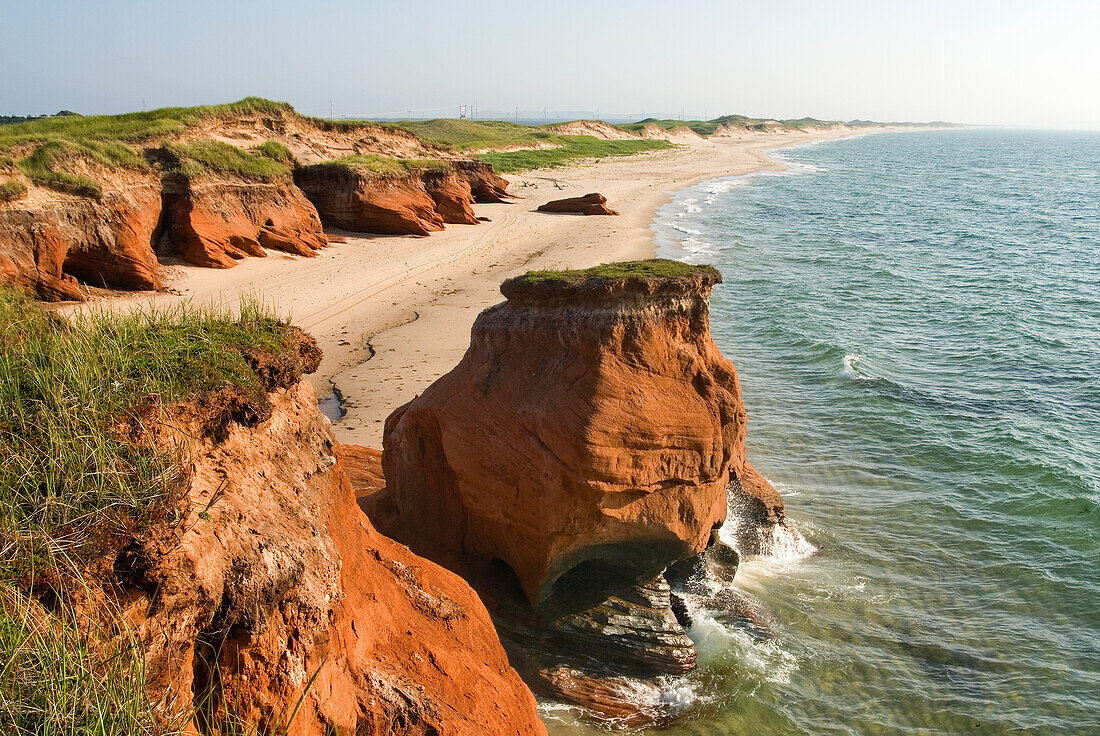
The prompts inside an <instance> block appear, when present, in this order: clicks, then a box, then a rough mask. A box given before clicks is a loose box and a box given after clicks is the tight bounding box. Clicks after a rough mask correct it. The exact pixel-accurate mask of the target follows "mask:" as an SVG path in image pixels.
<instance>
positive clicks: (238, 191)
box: [164, 176, 328, 268]
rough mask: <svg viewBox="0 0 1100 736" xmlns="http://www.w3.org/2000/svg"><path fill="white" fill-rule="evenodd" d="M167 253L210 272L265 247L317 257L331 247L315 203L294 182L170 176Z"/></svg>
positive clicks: (258, 253)
mask: <svg viewBox="0 0 1100 736" xmlns="http://www.w3.org/2000/svg"><path fill="white" fill-rule="evenodd" d="M164 202H165V212H164V217H165V226H164V227H165V231H166V232H165V237H166V238H167V240H168V241H169V243H168V252H170V253H172V254H174V255H178V256H179V257H180V258H182V259H183V260H185V261H187V262H188V263H193V264H194V265H196V266H205V267H208V268H232V267H233V266H235V265H236V264H237V261H239V260H241V259H242V258H245V257H246V256H261V257H262V256H264V255H266V252H265V251H264V249H265V248H271V249H274V250H281V251H284V252H287V253H293V254H295V255H300V256H307V257H308V256H314V255H316V251H318V250H320V249H321V248H323V247H325V246H326V245H328V239H327V237H326V236H325V233H324V230H323V228H322V226H321V219H320V217H319V216H318V214H317V210H316V208H315V207H314V206H313V204H312V203H311V202H310V201H309V200H308V199H306V198H305V196H303V194H302V192H301V191H300V190H299V189H298V188H297V187H295V186H294V185H293V184H292V183H290V182H289V181H286V182H247V181H241V180H232V179H227V178H224V177H217V178H215V177H210V178H198V179H188V178H186V177H181V176H173V177H166V180H165V187H164Z"/></svg>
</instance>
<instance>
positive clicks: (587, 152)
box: [475, 135, 672, 173]
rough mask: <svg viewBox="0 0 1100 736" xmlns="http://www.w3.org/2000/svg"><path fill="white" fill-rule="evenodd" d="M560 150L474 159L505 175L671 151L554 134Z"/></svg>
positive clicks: (657, 143)
mask: <svg viewBox="0 0 1100 736" xmlns="http://www.w3.org/2000/svg"><path fill="white" fill-rule="evenodd" d="M554 138H555V139H556V142H557V143H559V145H560V147H559V148H543V149H537V150H523V151H493V152H490V153H479V154H477V155H476V156H475V158H478V159H480V160H482V161H485V162H486V163H489V164H492V165H493V168H495V169H496V170H497V171H499V172H502V173H510V172H516V171H524V170H526V169H542V168H551V167H554V166H564V165H566V164H569V163H572V162H574V161H577V160H580V159H585V158H604V157H606V156H631V155H633V154H636V153H642V152H643V151H656V150H660V149H662V148H671V147H672V144H671V143H669V142H668V141H664V140H625V141H606V140H603V139H601V138H594V137H592V136H588V135H555V136H554Z"/></svg>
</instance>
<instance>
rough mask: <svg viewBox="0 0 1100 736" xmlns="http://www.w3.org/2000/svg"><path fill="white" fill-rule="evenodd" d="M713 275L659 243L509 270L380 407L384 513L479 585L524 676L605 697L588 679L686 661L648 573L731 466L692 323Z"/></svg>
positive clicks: (579, 696)
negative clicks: (646, 254)
mask: <svg viewBox="0 0 1100 736" xmlns="http://www.w3.org/2000/svg"><path fill="white" fill-rule="evenodd" d="M720 280H721V276H720V274H719V273H718V272H717V271H716V270H715V269H713V268H710V267H707V266H689V265H686V264H681V263H676V262H672V261H644V262H637V263H628V264H610V265H607V266H601V267H597V268H594V269H588V270H585V271H566V272H546V273H539V272H532V273H529V274H526V275H525V276H521V277H518V278H514V279H511V280H509V281H507V282H505V283H504V284H503V285H502V287H501V292H502V293H503V294H504V296H505V297H506V298H507V301H505V302H503V303H501V304H498V305H497V306H495V307H492V308H490V309H488V310H486V311H485V312H483V313H482V314H481V315H480V316H479V317H478V319H477V321H476V322H475V324H474V327H473V332H472V339H471V344H470V348H469V350H468V351H467V352H466V355H465V356H464V357H463V359H462V361H461V362H460V363H459V365H458V366H457V367H456V368H455V369H454V370H452V371H451V372H450V373H448V374H447V375H445V376H443V377H442V378H440V379H439V380H438V381H436V383H434V384H433V385H432V386H431V387H429V388H428V390H426V391H425V392H424V393H423V394H422V395H421V396H419V397H417V398H416V399H414V400H413V401H412V402H410V403H408V404H406V405H405V406H403V407H401V408H400V409H398V410H397V411H395V412H394V413H393V414H392V415H391V416H390V417H389V419H388V420H387V422H386V429H385V439H384V451H383V458H382V463H383V468H384V471H385V477H386V483H387V494H388V495H389V497H390V500H391V502H392V505H393V507H394V508H395V509H396V515H395V518H396V521H395V524H396V528H395V529H392V530H390V531H393V532H394V533H396V534H398V535H399V536H400V538H401V539H403V540H404V541H406V542H407V543H409V544H410V545H411V546H412V547H413V549H414V550H415V551H417V552H418V553H419V554H423V555H425V556H427V557H429V558H430V559H434V560H436V561H439V562H441V563H443V564H444V565H447V566H450V567H452V568H453V569H456V570H461V571H462V572H463V574H465V575H467V576H468V577H469V578H470V579H471V580H472V581H473V582H474V584H475V587H479V586H480V587H479V592H481V593H482V595H483V597H485V598H486V600H487V603H488V605H489V606H490V609H491V610H492V611H493V613H494V615H495V617H496V621H497V625H498V628H499V629H500V632H501V635H502V638H503V639H504V640H505V642H506V646H507V644H508V643H509V642H511V643H512V644H513V645H515V644H517V643H518V644H519V648H520V650H521V651H520V652H518V653H517V652H515V651H513V650H512V649H510V651H509V654H510V656H512V658H513V662H516V661H519V662H520V664H518V665H517V667H518V668H519V669H520V670H521V673H523V674H525V676H526V677H527V678H528V682H529V683H530V684H532V686H533V687H536V688H537V689H541V690H543V691H550V692H551V693H552V694H554V695H557V696H559V697H563V698H565V699H567V700H574V701H575V702H584V703H585V704H586V705H589V706H591V707H595V708H597V709H602V710H603V711H604V712H608V713H611V714H614V715H623V713H622V711H623V709H624V708H625V709H629V706H628V705H625V704H624V703H622V702H613V701H615V698H613V697H609V696H608V694H607V693H606V692H604V690H605V689H606V688H605V687H604V685H600V686H598V687H596V686H593V685H592V683H593V682H598V681H606V680H607V679H608V678H614V677H617V676H619V675H628V676H639V677H645V676H656V675H658V674H674V673H677V672H683V671H686V670H688V669H691V667H693V666H694V659H695V655H694V648H693V645H692V644H691V641H690V639H688V638H687V637H686V635H685V634H684V631H683V629H682V628H681V626H680V625H679V624H678V623H677V620H676V618H675V616H674V614H673V612H672V610H671V607H670V595H669V588H668V585H667V583H666V582H665V580H664V579H663V578H662V577H661V575H662V572H663V571H664V570H665V569H666V567H668V566H669V565H670V564H672V563H674V562H676V561H678V560H681V559H684V558H688V557H691V556H693V555H696V554H699V553H700V552H702V551H703V550H705V549H706V548H707V547H708V545H709V544H711V543H712V541H713V540H714V538H715V536H716V535H714V534H713V531H714V530H715V529H716V528H717V527H718V526H720V525H721V524H722V522H723V521H724V520H725V518H726V510H727V486H728V485H729V483H730V481H731V479H732V478H737V477H739V476H740V475H741V474H742V473H743V472H744V467H745V409H744V405H743V404H742V402H741V391H740V386H739V384H738V380H737V372H736V370H735V369H734V366H733V365H732V364H731V363H730V362H729V361H728V360H726V359H725V358H724V357H723V356H722V354H721V352H720V351H719V350H718V348H717V346H716V345H715V344H714V342H713V340H712V339H711V336H710V330H709V323H708V311H709V297H710V293H711V290H712V288H713V287H714V285H715V284H717V283H719V282H720ZM501 562H502V563H504V565H505V566H506V568H503V567H501V566H500V563H501ZM479 563H480V564H481V565H482V568H481V570H482V571H481V572H480V573H479V572H473V573H472V572H471V570H472V569H474V568H476V567H477V566H478V564H479ZM485 570H491V571H495V572H490V573H486V572H485ZM513 574H514V578H512V579H513V580H514V581H516V582H517V587H518V589H519V590H522V595H521V596H518V597H517V596H512V597H511V598H509V597H508V595H506V594H502V593H501V590H502V586H501V585H500V581H499V578H500V577H501V576H506V577H511V576H512V575H513ZM494 575H495V576H496V577H497V578H498V579H497V580H495V581H492V580H489V578H492V577H494ZM503 587H506V586H503ZM597 650H598V651H597ZM577 654H580V655H581V656H580V657H579V658H578V657H576V656H574V655H577ZM555 658H556V660H557V661H555ZM563 672H564V673H565V674H563ZM592 672H595V673H596V676H595V677H593V676H590V675H585V674H582V673H592ZM566 675H568V676H566ZM532 680H534V681H532ZM581 682H586V683H588V684H586V685H580V686H579V687H580V689H582V690H586V691H587V694H586V693H578V692H573V691H575V690H576V689H577V687H578V683H581ZM604 684H606V682H605V683H604ZM571 690H572V691H571ZM597 690H599V691H600V693H599V695H598V696H596V695H594V693H595V691H597ZM597 701H599V702H597Z"/></svg>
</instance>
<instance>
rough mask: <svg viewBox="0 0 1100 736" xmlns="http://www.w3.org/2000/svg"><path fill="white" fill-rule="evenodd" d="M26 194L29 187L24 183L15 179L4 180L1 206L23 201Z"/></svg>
mask: <svg viewBox="0 0 1100 736" xmlns="http://www.w3.org/2000/svg"><path fill="white" fill-rule="evenodd" d="M26 194H27V185H26V184H24V183H23V182H21V181H17V180H15V179H4V180H3V181H0V204H4V203H5V202H14V201H15V200H17V199H22V198H23V197H25V196H26Z"/></svg>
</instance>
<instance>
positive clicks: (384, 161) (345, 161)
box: [317, 153, 447, 176]
mask: <svg viewBox="0 0 1100 736" xmlns="http://www.w3.org/2000/svg"><path fill="white" fill-rule="evenodd" d="M317 165H318V166H330V167H335V168H340V169H345V170H348V171H360V172H367V173H370V174H377V175H380V176H404V175H405V174H409V173H413V172H416V171H423V170H425V169H440V170H442V169H446V168H447V164H446V162H444V161H440V160H438V159H430V158H423V159H417V158H394V157H393V156H383V155H381V154H377V153H357V154H353V155H351V156H345V157H343V158H338V159H336V160H335V161H326V162H325V163H323V164H317Z"/></svg>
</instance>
